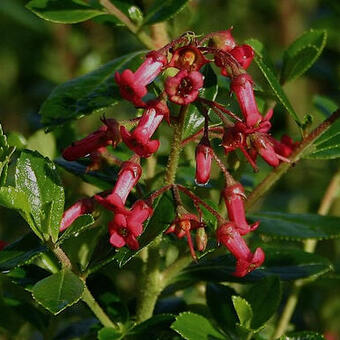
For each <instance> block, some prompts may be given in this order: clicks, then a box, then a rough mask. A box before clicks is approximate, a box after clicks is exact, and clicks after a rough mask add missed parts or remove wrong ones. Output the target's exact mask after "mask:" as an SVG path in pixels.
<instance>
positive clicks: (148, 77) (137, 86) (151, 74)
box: [115, 51, 167, 107]
mask: <svg viewBox="0 0 340 340" xmlns="http://www.w3.org/2000/svg"><path fill="white" fill-rule="evenodd" d="M166 63H167V60H166V58H165V57H164V56H163V55H161V54H159V53H158V52H157V51H152V52H150V53H149V54H148V55H147V57H146V59H145V61H144V62H143V64H142V65H141V66H140V67H139V68H138V69H137V70H136V72H135V73H133V72H132V71H131V70H129V69H126V70H124V71H123V72H122V73H121V74H119V73H118V72H116V73H115V80H116V83H117V84H118V86H119V91H120V95H121V96H122V97H123V98H125V99H126V100H128V101H130V102H132V103H133V104H134V105H135V106H137V107H144V106H145V103H144V102H143V100H142V98H143V97H144V96H145V95H146V94H147V88H146V86H147V85H148V84H150V83H151V82H152V81H153V80H154V79H155V78H156V77H157V76H158V74H159V73H160V72H161V70H162V68H163V66H164V65H165V64H166Z"/></svg>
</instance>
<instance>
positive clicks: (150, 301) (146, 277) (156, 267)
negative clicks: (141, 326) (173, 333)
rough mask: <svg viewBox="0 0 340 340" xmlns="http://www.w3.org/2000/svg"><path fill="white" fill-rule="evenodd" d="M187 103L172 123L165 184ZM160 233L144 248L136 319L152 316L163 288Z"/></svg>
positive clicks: (172, 177)
mask: <svg viewBox="0 0 340 340" xmlns="http://www.w3.org/2000/svg"><path fill="white" fill-rule="evenodd" d="M188 107H189V106H188V105H183V106H182V107H181V110H180V113H179V117H178V120H177V121H176V122H175V123H174V126H173V128H174V134H173V140H172V145H171V150H170V155H169V158H168V164H167V168H166V172H165V177H164V182H165V186H168V185H172V184H174V181H175V177H176V171H177V167H178V162H179V156H180V153H181V149H182V148H181V142H182V135H183V129H184V122H185V116H186V113H187V112H188ZM161 239H162V238H161V235H160V236H158V237H157V238H156V239H155V240H154V241H153V242H152V244H151V245H150V246H149V247H148V248H146V251H145V252H146V254H145V255H146V260H145V263H144V266H143V272H142V275H141V281H140V289H139V293H138V296H137V307H136V320H137V322H138V323H139V322H142V321H144V320H147V319H149V318H150V317H151V316H152V313H153V310H154V308H155V305H156V302H157V299H158V296H159V294H160V293H161V291H162V290H163V288H164V285H165V280H164V279H163V275H162V273H161V271H160V255H159V244H160V242H161Z"/></svg>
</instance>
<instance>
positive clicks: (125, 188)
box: [95, 160, 142, 213]
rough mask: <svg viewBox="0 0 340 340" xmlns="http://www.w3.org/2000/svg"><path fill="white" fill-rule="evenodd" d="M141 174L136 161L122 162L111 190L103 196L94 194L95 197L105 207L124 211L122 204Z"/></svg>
mask: <svg viewBox="0 0 340 340" xmlns="http://www.w3.org/2000/svg"><path fill="white" fill-rule="evenodd" d="M141 175H142V168H141V166H140V165H139V164H138V163H135V162H134V161H131V160H130V161H126V162H124V163H123V165H122V167H121V169H120V172H119V174H118V180H117V182H116V184H115V186H114V188H113V190H112V192H111V193H110V194H109V195H108V196H106V197H105V198H104V197H102V196H100V195H96V196H95V199H96V200H97V202H98V203H99V204H101V205H102V206H104V207H105V208H106V209H109V210H112V211H114V212H116V213H117V212H120V213H126V208H125V206H124V204H125V202H126V199H127V197H128V195H129V193H130V191H131V190H132V188H133V187H134V186H135V185H136V184H137V182H138V180H139V178H140V176H141Z"/></svg>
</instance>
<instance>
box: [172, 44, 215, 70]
mask: <svg viewBox="0 0 340 340" xmlns="http://www.w3.org/2000/svg"><path fill="white" fill-rule="evenodd" d="M206 63H209V60H208V59H207V58H205V56H204V55H203V54H202V52H201V51H200V50H199V49H198V48H197V47H195V46H192V45H190V46H184V47H180V48H178V49H176V50H175V52H174V54H173V56H172V58H171V61H170V63H169V64H168V65H167V67H175V68H178V69H179V70H187V71H199V70H200V69H201V68H202V66H204V65H205V64H206Z"/></svg>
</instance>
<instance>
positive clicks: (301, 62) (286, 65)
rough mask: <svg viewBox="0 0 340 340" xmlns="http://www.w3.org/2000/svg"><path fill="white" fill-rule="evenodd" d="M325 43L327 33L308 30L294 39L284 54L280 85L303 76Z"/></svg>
mask: <svg viewBox="0 0 340 340" xmlns="http://www.w3.org/2000/svg"><path fill="white" fill-rule="evenodd" d="M326 41H327V31H325V30H310V31H307V32H305V33H303V34H302V36H300V37H299V38H298V39H296V40H295V41H294V42H293V43H292V44H291V45H290V46H289V47H288V48H287V49H286V51H285V52H284V55H283V66H282V69H281V83H285V82H288V81H292V80H294V79H296V78H298V77H300V76H301V75H302V74H304V73H305V72H306V71H307V70H308V69H309V68H310V67H311V66H312V65H313V64H314V63H315V61H316V60H317V59H318V58H319V56H320V54H321V52H322V50H323V49H324V47H325V45H326Z"/></svg>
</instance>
